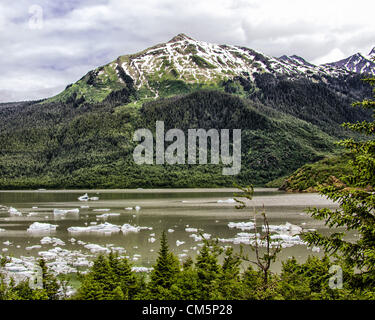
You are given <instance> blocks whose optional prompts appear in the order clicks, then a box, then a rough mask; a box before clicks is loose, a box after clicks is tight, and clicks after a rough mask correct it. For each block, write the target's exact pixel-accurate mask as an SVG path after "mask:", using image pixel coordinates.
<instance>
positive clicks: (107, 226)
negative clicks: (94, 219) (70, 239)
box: [68, 222, 120, 234]
mask: <svg viewBox="0 0 375 320" xmlns="http://www.w3.org/2000/svg"><path fill="white" fill-rule="evenodd" d="M119 231H120V227H119V226H117V225H114V224H111V223H108V222H105V223H102V224H98V225H96V226H88V227H69V228H68V232H71V233H86V232H95V233H105V234H112V233H116V232H119Z"/></svg>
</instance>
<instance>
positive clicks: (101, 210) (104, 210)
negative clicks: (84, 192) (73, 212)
mask: <svg viewBox="0 0 375 320" xmlns="http://www.w3.org/2000/svg"><path fill="white" fill-rule="evenodd" d="M110 210H111V209H94V210H92V211H95V212H107V211H110Z"/></svg>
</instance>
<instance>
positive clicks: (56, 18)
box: [0, 0, 375, 101]
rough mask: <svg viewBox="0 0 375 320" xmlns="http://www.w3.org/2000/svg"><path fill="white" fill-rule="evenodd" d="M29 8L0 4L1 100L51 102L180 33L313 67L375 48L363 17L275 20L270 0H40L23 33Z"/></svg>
mask: <svg viewBox="0 0 375 320" xmlns="http://www.w3.org/2000/svg"><path fill="white" fill-rule="evenodd" d="M269 1H270V3H271V4H273V3H274V4H275V6H279V7H278V8H275V9H274V10H275V12H271V15H270V12H269V10H273V9H272V8H273V7H272V6H271V5H268V7H264V6H265V5H267V4H268V2H269ZM318 1H320V3H322V5H324V3H325V2H324V1H323V0H318ZM343 1H344V0H343ZM357 1H361V0H357ZM31 3H32V1H27V0H17V1H14V0H12V1H11V0H5V1H2V3H0V43H1V46H0V57H1V59H0V68H1V74H0V101H8V100H13V101H14V100H24V99H38V98H43V97H46V96H51V95H53V94H56V93H58V92H59V91H61V90H63V89H64V88H65V86H66V85H67V84H69V83H71V82H74V81H76V80H78V79H80V78H81V77H82V76H83V75H84V74H85V73H87V72H88V71H89V70H91V69H93V68H95V67H97V66H99V65H103V64H106V63H108V62H110V61H112V60H113V59H116V58H117V57H118V56H120V55H123V54H127V53H134V52H137V51H141V50H143V49H145V48H147V47H149V46H152V45H154V44H156V43H160V42H165V41H168V40H169V39H170V38H172V37H173V36H174V35H176V34H178V33H181V32H183V33H186V34H188V35H190V36H192V37H193V38H196V39H198V40H202V41H208V42H214V43H220V44H223V43H227V44H236V45H243V46H247V47H250V48H253V49H256V50H259V51H261V52H264V53H266V54H268V55H272V56H281V55H283V54H297V55H300V56H303V57H304V58H306V59H307V60H309V61H312V62H314V61H317V60H319V59H321V58H322V57H325V56H326V55H327V54H328V53H330V52H331V51H332V50H334V49H337V48H338V49H340V51H341V52H343V53H345V54H347V55H349V54H353V53H355V52H357V51H363V50H365V51H369V50H370V47H371V45H372V44H374V45H375V43H373V42H374V38H375V37H374V31H373V30H375V28H374V24H373V22H371V21H370V22H371V23H370V22H369V25H366V24H364V23H363V21H362V20H364V19H361V18H362V17H358V18H355V17H354V18H355V19H354V18H353V19H348V21H347V22H345V23H337V24H333V23H331V22H330V21H326V20H325V19H324V18H321V17H320V16H319V15H320V14H321V13H320V12H319V10H318V11H317V12H316V19H311V14H310V18H307V17H304V16H303V15H299V14H298V12H297V13H296V14H295V15H294V14H292V13H290V12H289V11H283V12H281V14H280V16H278V12H276V11H277V10H281V9H282V6H281V5H280V1H275V0H267V1H260V0H251V1H250V0H246V1H245V0H206V1H201V0H199V1H198V0H191V1H188V2H183V1H174V0H161V1H154V0H138V1H124V0H99V1H89V0H78V1H76V0H74V1H73V0H67V1H64V2H60V1H53V0H39V1H36V3H37V4H38V5H40V6H41V7H42V8H43V16H44V27H43V29H41V30H30V28H29V27H28V20H29V18H30V14H29V11H28V8H29V6H30V4H31ZM268 8H271V9H268ZM343 8H344V9H345V8H346V7H345V6H343ZM348 8H350V7H349V6H348ZM266 9H267V10H266ZM292 9H293V6H292V5H290V6H288V8H287V10H292ZM344 9H342V10H341V11H343V10H344ZM345 10H346V9H345ZM348 10H349V9H348ZM348 12H349V13H350V11H348ZM307 13H309V12H307ZM349 13H348V14H349ZM272 14H274V16H273V15H272ZM313 18H315V16H313ZM336 18H337V17H336ZM336 18H335V19H336ZM338 21H339V20H338ZM364 53H367V52H364ZM327 62H328V61H327Z"/></svg>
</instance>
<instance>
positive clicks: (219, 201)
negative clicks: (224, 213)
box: [217, 199, 237, 203]
mask: <svg viewBox="0 0 375 320" xmlns="http://www.w3.org/2000/svg"><path fill="white" fill-rule="evenodd" d="M236 202H237V201H236V200H234V199H227V200H218V201H217V203H236Z"/></svg>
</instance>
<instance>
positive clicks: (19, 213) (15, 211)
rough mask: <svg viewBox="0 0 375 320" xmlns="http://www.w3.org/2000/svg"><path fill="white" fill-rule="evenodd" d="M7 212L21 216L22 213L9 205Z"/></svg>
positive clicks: (13, 215) (14, 215)
mask: <svg viewBox="0 0 375 320" xmlns="http://www.w3.org/2000/svg"><path fill="white" fill-rule="evenodd" d="M8 212H9V214H10V215H11V216H12V217H22V213H21V212H20V211H18V210H17V209H16V208H13V207H10V208H9V210H8Z"/></svg>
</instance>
